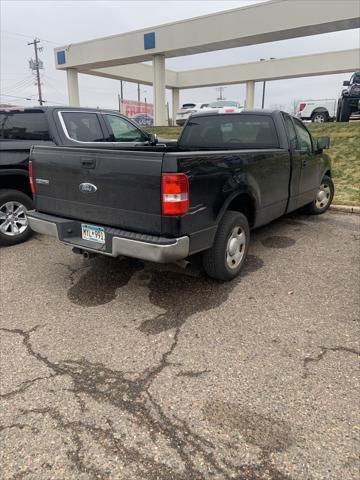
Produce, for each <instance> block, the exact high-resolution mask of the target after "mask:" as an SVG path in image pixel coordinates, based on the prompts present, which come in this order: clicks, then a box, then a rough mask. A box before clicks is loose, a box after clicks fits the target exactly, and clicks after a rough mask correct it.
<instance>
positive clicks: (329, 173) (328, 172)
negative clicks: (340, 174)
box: [324, 170, 331, 178]
mask: <svg viewBox="0 0 360 480" xmlns="http://www.w3.org/2000/svg"><path fill="white" fill-rule="evenodd" d="M325 176H326V177H330V178H331V172H330V170H327V171H326V172H325V173H324V177H325Z"/></svg>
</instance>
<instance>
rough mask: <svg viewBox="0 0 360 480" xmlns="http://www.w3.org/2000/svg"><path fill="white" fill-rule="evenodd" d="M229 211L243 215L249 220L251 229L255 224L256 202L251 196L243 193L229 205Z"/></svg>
mask: <svg viewBox="0 0 360 480" xmlns="http://www.w3.org/2000/svg"><path fill="white" fill-rule="evenodd" d="M227 210H234V211H236V212H240V213H243V214H244V215H245V217H246V218H247V219H248V222H249V225H250V227H252V226H253V225H254V224H255V211H256V208H255V201H254V199H253V198H252V197H251V196H250V195H249V194H247V193H241V194H239V195H238V196H237V197H235V198H233V199H232V200H231V202H230V203H229V205H228V207H227Z"/></svg>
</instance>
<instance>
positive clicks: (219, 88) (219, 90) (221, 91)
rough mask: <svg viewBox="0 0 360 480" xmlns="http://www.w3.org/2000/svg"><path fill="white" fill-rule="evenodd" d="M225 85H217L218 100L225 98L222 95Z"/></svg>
mask: <svg viewBox="0 0 360 480" xmlns="http://www.w3.org/2000/svg"><path fill="white" fill-rule="evenodd" d="M225 88H226V87H217V88H216V90H218V92H219V96H218V98H217V99H218V100H225V97H223V91H224V90H225Z"/></svg>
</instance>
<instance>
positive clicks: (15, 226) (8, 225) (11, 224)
mask: <svg viewBox="0 0 360 480" xmlns="http://www.w3.org/2000/svg"><path fill="white" fill-rule="evenodd" d="M32 208H33V204H32V200H31V198H30V197H28V196H27V195H25V193H23V192H20V191H18V190H0V245H3V246H9V245H16V244H17V243H21V242H24V241H25V240H27V239H28V238H29V237H30V235H31V233H32V232H31V229H30V226H29V222H28V219H27V216H26V212H27V210H31V209H32Z"/></svg>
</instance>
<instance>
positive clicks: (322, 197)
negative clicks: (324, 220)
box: [306, 175, 335, 215]
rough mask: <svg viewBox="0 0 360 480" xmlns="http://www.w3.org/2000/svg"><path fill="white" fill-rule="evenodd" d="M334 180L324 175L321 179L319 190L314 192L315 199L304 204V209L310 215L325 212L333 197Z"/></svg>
mask: <svg viewBox="0 0 360 480" xmlns="http://www.w3.org/2000/svg"><path fill="white" fill-rule="evenodd" d="M334 191H335V188H334V182H333V181H332V179H331V178H330V177H328V176H327V175H325V177H324V178H323V179H322V181H321V185H320V187H319V190H318V191H317V192H316V197H315V200H314V201H313V202H311V203H309V205H307V206H306V211H307V212H308V213H310V214H311V215H320V214H321V213H324V212H326V210H327V209H328V208H329V207H330V205H331V202H332V199H333V198H334Z"/></svg>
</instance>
